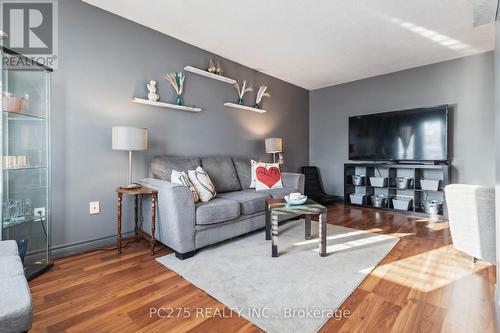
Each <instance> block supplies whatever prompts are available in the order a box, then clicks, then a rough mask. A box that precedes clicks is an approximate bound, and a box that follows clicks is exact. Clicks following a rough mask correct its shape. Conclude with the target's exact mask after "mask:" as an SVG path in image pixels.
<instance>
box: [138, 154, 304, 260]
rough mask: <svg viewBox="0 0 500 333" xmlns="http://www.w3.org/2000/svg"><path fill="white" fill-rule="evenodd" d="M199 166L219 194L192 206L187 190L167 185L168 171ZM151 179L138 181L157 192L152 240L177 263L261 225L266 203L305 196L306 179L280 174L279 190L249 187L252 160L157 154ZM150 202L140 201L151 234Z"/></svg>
mask: <svg viewBox="0 0 500 333" xmlns="http://www.w3.org/2000/svg"><path fill="white" fill-rule="evenodd" d="M198 165H201V166H202V167H203V169H204V170H205V171H206V172H207V173H208V175H209V176H210V179H211V180H212V182H213V184H214V186H215V190H216V191H217V196H216V197H215V198H214V199H212V200H210V201H209V202H198V203H196V204H195V203H193V200H192V198H191V192H190V190H189V189H188V188H187V187H185V186H182V185H178V184H174V183H171V182H170V181H169V180H170V176H171V173H172V170H178V171H186V172H187V170H192V169H195V168H196V167H197V166H198ZM150 176H151V177H150V178H146V179H143V180H141V181H140V182H139V183H140V184H142V185H144V186H147V187H150V188H153V189H156V190H158V214H157V223H156V235H155V237H156V239H157V240H159V241H160V242H161V243H163V244H165V245H166V246H168V247H170V248H172V249H173V250H174V251H175V255H176V256H177V257H178V258H179V259H186V258H189V257H191V256H193V255H194V254H195V253H196V252H195V251H196V250H197V249H200V248H202V247H205V246H208V245H211V244H215V243H218V242H221V241H224V240H227V239H230V238H233V237H236V236H239V235H242V234H246V233H249V232H251V231H254V230H257V229H260V228H263V227H265V199H266V198H270V197H272V198H283V197H284V196H285V195H287V194H289V193H291V192H301V193H303V192H304V176H303V175H302V174H298V173H285V172H284V173H282V181H283V187H284V188H282V189H271V190H264V191H256V190H255V189H251V188H249V186H250V179H251V171H250V159H246V158H233V157H224V156H223V157H201V158H183V157H174V156H166V155H162V156H157V157H154V158H153V159H152V160H151V165H150ZM150 207H151V205H150V198H145V199H144V201H143V203H142V217H143V225H142V229H143V231H144V232H145V233H147V234H149V233H150V230H151V209H150Z"/></svg>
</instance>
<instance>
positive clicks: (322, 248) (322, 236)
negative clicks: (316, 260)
mask: <svg viewBox="0 0 500 333" xmlns="http://www.w3.org/2000/svg"><path fill="white" fill-rule="evenodd" d="M326 220H327V218H326V213H323V214H321V215H320V216H319V255H320V256H321V257H325V256H326Z"/></svg>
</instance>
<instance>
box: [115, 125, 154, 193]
mask: <svg viewBox="0 0 500 333" xmlns="http://www.w3.org/2000/svg"><path fill="white" fill-rule="evenodd" d="M112 149H113V150H127V151H128V185H125V186H121V188H128V189H133V188H139V187H141V185H139V184H134V183H132V151H134V150H146V149H148V130H147V128H136V127H128V126H113V128H112Z"/></svg>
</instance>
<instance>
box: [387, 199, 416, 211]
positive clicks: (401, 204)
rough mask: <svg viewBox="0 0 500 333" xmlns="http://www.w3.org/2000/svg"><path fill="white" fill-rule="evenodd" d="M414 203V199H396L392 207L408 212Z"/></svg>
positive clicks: (393, 200)
mask: <svg viewBox="0 0 500 333" xmlns="http://www.w3.org/2000/svg"><path fill="white" fill-rule="evenodd" d="M412 201H413V199H412V198H407V197H395V198H393V199H392V206H393V207H394V209H399V210H408V209H410V205H411V202H412Z"/></svg>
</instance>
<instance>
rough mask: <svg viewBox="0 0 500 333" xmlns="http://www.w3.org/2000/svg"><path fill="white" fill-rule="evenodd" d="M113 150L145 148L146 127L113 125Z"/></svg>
mask: <svg viewBox="0 0 500 333" xmlns="http://www.w3.org/2000/svg"><path fill="white" fill-rule="evenodd" d="M112 148H113V150H146V149H148V129H147V128H137V127H128V126H113V128H112Z"/></svg>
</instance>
